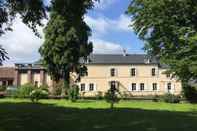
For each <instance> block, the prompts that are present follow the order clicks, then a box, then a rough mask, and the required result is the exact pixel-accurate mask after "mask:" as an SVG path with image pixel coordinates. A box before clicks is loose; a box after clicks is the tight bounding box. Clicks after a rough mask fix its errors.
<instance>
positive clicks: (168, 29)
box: [127, 0, 197, 82]
mask: <svg viewBox="0 0 197 131" xmlns="http://www.w3.org/2000/svg"><path fill="white" fill-rule="evenodd" d="M127 13H128V14H129V15H131V18H132V21H133V24H132V26H133V28H134V30H135V32H136V33H137V35H138V36H139V38H140V39H141V40H143V41H144V42H145V50H146V51H147V52H148V53H149V54H151V55H154V56H156V57H157V58H159V59H160V60H161V61H162V63H165V64H167V65H168V66H169V72H171V73H172V74H174V75H176V76H178V77H179V78H180V79H181V80H182V81H186V82H188V81H190V80H197V1H196V0H132V2H131V3H130V5H129V7H128V11H127Z"/></svg>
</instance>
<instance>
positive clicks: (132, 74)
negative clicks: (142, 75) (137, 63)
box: [131, 68, 136, 76]
mask: <svg viewBox="0 0 197 131" xmlns="http://www.w3.org/2000/svg"><path fill="white" fill-rule="evenodd" d="M131 76H136V69H135V68H131Z"/></svg>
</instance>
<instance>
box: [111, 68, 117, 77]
mask: <svg viewBox="0 0 197 131" xmlns="http://www.w3.org/2000/svg"><path fill="white" fill-rule="evenodd" d="M115 73H116V70H115V69H114V68H112V69H111V70H110V74H111V76H112V77H113V76H115V75H116V74H115Z"/></svg>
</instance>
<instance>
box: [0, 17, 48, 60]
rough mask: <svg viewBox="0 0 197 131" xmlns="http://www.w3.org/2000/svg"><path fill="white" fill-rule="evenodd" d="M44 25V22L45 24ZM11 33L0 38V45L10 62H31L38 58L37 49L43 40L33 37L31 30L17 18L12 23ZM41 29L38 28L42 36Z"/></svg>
mask: <svg viewBox="0 0 197 131" xmlns="http://www.w3.org/2000/svg"><path fill="white" fill-rule="evenodd" d="M45 23H46V22H45ZM12 28H13V31H11V32H6V34H5V35H3V36H1V37H0V44H1V45H2V46H3V47H4V48H5V49H6V51H7V52H8V56H9V57H10V60H8V62H7V63H14V62H33V61H35V60H37V59H38V58H39V53H38V49H39V47H40V46H41V45H42V43H43V39H40V38H38V37H37V36H35V35H34V33H33V32H32V30H31V29H29V28H28V27H27V26H26V25H25V24H23V23H22V22H21V19H20V18H19V17H17V18H16V20H15V21H14V23H13V27H12ZM42 29H43V28H42V27H38V30H39V32H40V34H41V35H42V36H43V33H42Z"/></svg>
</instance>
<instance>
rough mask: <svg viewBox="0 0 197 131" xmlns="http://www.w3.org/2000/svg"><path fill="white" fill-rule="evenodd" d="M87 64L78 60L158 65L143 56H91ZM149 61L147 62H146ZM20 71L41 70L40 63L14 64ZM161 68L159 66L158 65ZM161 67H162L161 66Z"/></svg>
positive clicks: (96, 62)
mask: <svg viewBox="0 0 197 131" xmlns="http://www.w3.org/2000/svg"><path fill="white" fill-rule="evenodd" d="M88 59H89V60H88V62H87V61H84V60H82V59H80V62H81V63H85V64H106V65H107V64H111V65H113V64H118V65H119V64H158V65H160V64H159V61H157V60H156V59H155V58H150V57H148V56H147V55H145V54H127V55H125V56H124V55H123V54H91V55H90V56H89V57H88ZM148 60H149V62H148ZM15 65H16V66H17V67H19V68H20V69H29V68H31V69H41V68H43V67H42V64H41V62H40V61H37V62H35V63H32V64H31V63H16V64H15ZM160 66H161V65H160ZM161 67H162V66H161Z"/></svg>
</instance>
